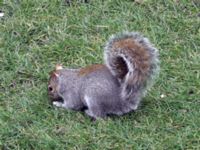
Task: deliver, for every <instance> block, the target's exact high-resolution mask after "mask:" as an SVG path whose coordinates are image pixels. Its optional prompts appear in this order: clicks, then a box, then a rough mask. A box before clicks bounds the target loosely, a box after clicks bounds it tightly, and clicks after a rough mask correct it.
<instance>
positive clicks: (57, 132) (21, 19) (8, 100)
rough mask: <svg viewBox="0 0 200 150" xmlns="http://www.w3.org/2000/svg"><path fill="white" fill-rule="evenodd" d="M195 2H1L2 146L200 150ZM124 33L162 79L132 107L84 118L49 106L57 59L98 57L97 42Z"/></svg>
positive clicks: (81, 62) (199, 30)
mask: <svg viewBox="0 0 200 150" xmlns="http://www.w3.org/2000/svg"><path fill="white" fill-rule="evenodd" d="M199 8H200V2H198V0H182V1H175V0H173V1H165V0H158V1H156V0H144V1H143V3H141V4H140V3H136V2H134V1H133V0H121V1H120V0H106V1H104V2H101V1H100V0H90V2H89V3H80V2H79V3H78V2H77V3H73V4H72V5H71V6H68V5H66V4H65V2H64V0H62V1H61V0H60V1H58V0H55V1H52V2H48V1H47V0H43V1H40V0H33V1H31V0H29V1H28V0H21V1H18V0H14V1H11V0H5V1H0V10H2V11H3V12H4V13H5V16H4V17H2V18H0V149H91V150H93V149H119V150H121V149H142V150H143V149H200V9H199ZM124 30H129V31H139V32H142V33H143V34H144V35H146V36H147V37H148V38H150V40H151V41H152V43H154V44H155V45H156V47H157V48H158V49H159V51H160V59H161V72H160V76H159V78H158V79H157V82H156V84H155V85H154V87H153V88H152V90H151V91H150V92H149V93H148V95H147V96H146V97H145V98H144V101H143V103H142V104H141V107H140V108H139V110H138V111H136V112H133V113H130V114H128V115H125V116H122V117H113V118H109V119H107V120H97V121H96V122H91V121H90V119H89V118H88V117H87V116H86V115H84V114H83V113H80V112H73V111H68V110H64V109H57V108H54V107H51V106H50V105H49V104H48V98H47V81H48V72H49V71H51V70H52V69H53V68H54V66H55V64H56V63H62V64H64V65H65V66H67V67H78V66H86V65H88V64H92V63H102V60H103V59H102V58H103V55H102V49H103V46H104V43H105V42H106V40H107V39H108V37H109V36H110V35H111V34H114V33H117V32H120V31H124ZM162 94H164V95H165V97H164V98H161V97H160V96H161V95H162Z"/></svg>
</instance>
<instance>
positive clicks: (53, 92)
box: [48, 65, 62, 102]
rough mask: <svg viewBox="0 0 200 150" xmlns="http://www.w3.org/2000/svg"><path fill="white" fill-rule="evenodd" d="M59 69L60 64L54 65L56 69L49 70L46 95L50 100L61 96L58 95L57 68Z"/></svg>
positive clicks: (60, 67) (55, 99) (58, 99)
mask: <svg viewBox="0 0 200 150" xmlns="http://www.w3.org/2000/svg"><path fill="white" fill-rule="evenodd" d="M61 69H62V66H61V65H56V70H54V71H52V72H50V79H49V82H48V95H49V98H50V101H51V102H52V101H60V100H61V97H60V96H59V76H60V74H59V70H61Z"/></svg>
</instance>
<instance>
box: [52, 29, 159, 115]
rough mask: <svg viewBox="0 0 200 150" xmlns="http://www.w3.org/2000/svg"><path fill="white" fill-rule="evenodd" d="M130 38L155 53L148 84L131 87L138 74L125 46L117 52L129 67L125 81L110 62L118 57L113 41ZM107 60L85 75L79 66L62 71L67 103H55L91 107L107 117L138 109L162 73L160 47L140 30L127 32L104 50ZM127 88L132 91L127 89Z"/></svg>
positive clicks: (61, 92) (89, 111) (92, 111)
mask: <svg viewBox="0 0 200 150" xmlns="http://www.w3.org/2000/svg"><path fill="white" fill-rule="evenodd" d="M127 37H131V38H133V39H134V40H136V41H138V42H139V43H141V44H142V46H146V47H147V50H148V52H149V53H150V55H151V56H152V57H151V58H152V60H151V68H150V71H149V74H148V77H147V80H146V81H145V83H139V85H137V86H135V85H133V86H131V87H129V86H128V85H127V83H126V80H128V78H129V77H130V76H131V75H132V74H133V73H134V65H133V64H131V63H129V59H133V58H129V56H126V55H124V53H125V54H126V52H125V50H123V49H122V50H121V51H123V53H120V51H117V54H115V55H117V56H120V57H122V58H123V59H124V60H125V62H126V65H127V66H128V73H127V74H126V76H125V77H124V79H122V80H121V79H119V78H117V77H116V74H117V72H116V71H115V69H116V68H113V67H112V65H110V64H111V63H112V61H113V59H114V58H113V57H114V56H115V55H114V54H113V53H112V52H111V51H110V48H111V47H112V44H113V42H114V41H116V40H123V39H125V38H127ZM104 59H105V63H106V66H107V67H104V68H101V69H98V70H96V71H93V72H90V73H89V74H86V75H83V76H80V75H79V74H78V72H79V69H62V70H59V72H60V74H59V76H58V79H59V82H58V89H57V90H58V91H57V92H58V95H60V96H61V97H62V98H63V100H64V102H63V103H62V102H53V104H54V105H55V106H58V107H64V108H66V109H73V110H81V109H82V108H84V107H87V109H86V110H85V113H86V114H87V115H89V116H91V117H93V118H104V117H106V116H107V115H110V114H115V115H122V114H125V113H128V112H130V111H132V110H136V109H137V107H138V105H139V103H140V101H141V98H142V97H143V96H144V94H145V92H146V90H147V89H149V87H150V86H152V81H153V79H154V78H155V76H156V75H157V74H158V72H159V60H158V51H157V49H156V48H154V47H153V46H152V45H151V44H150V42H149V41H148V39H146V38H144V37H142V36H141V35H140V34H139V33H134V32H131V33H129V32H125V33H122V34H119V35H115V36H112V37H111V38H110V40H109V41H108V43H107V44H106V47H105V50H104ZM140 84H141V85H140ZM127 89H128V90H129V92H127Z"/></svg>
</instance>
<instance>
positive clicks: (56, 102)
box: [53, 101, 63, 107]
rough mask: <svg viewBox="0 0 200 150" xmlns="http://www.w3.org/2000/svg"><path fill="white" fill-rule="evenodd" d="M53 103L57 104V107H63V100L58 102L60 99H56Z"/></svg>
mask: <svg viewBox="0 0 200 150" xmlns="http://www.w3.org/2000/svg"><path fill="white" fill-rule="evenodd" d="M53 105H54V106H56V107H62V106H63V103H62V102H58V101H54V102H53Z"/></svg>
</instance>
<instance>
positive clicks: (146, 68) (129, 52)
mask: <svg viewBox="0 0 200 150" xmlns="http://www.w3.org/2000/svg"><path fill="white" fill-rule="evenodd" d="M104 57H105V62H106V65H107V67H108V68H109V69H110V71H111V73H112V74H113V75H114V76H116V77H117V78H118V79H119V81H120V82H122V95H123V96H122V97H124V96H125V97H126V98H125V99H127V98H130V97H131V95H132V96H133V93H134V91H135V90H136V89H137V90H138V91H142V93H143V91H146V89H147V87H148V86H149V85H150V84H149V83H150V82H151V81H152V79H153V78H154V76H155V75H156V74H157V73H158V72H159V71H158V69H159V61H158V51H157V49H156V48H154V47H153V46H152V45H151V43H150V42H149V40H148V39H147V38H145V37H143V36H142V35H140V34H139V33H134V32H131V33H122V34H120V35H115V36H113V37H111V38H110V40H109V41H108V43H107V45H106V47H105V50H104ZM141 89H142V90H141ZM127 96H128V97H127Z"/></svg>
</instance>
